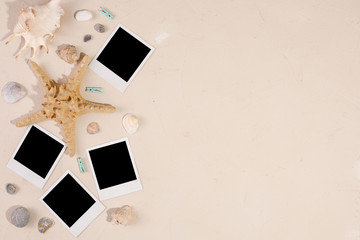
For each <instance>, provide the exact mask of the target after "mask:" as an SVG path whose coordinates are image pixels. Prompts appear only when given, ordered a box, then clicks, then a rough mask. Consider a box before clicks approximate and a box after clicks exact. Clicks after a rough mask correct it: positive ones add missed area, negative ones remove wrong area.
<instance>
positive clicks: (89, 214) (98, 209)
mask: <svg viewBox="0 0 360 240" xmlns="http://www.w3.org/2000/svg"><path fill="white" fill-rule="evenodd" d="M68 174H70V176H71V177H72V178H73V179H75V181H76V182H77V183H78V184H79V185H80V186H81V187H82V188H83V189H84V190H85V191H86V192H87V194H89V195H90V197H92V198H93V199H94V200H95V203H94V204H93V205H92V206H91V207H90V208H89V209H88V210H87V211H86V212H85V213H84V214H83V215H82V216H81V217H80V218H79V219H78V220H77V221H76V222H75V223H74V224H73V225H72V226H71V227H69V226H68V225H66V223H65V222H64V221H63V220H62V219H61V218H60V217H59V215H58V214H57V213H56V212H54V210H52V208H50V206H49V205H47V203H46V202H45V201H44V200H43V199H44V198H45V197H46V196H47V195H48V194H49V193H50V192H51V191H52V190H53V189H54V188H55V187H56V186H57V185H58V184H59V183H60V182H61V181H62V180H63V179H64V178H65V177H66V176H67V175H68ZM39 200H40V201H41V202H42V203H43V204H44V205H45V206H46V207H47V209H49V210H50V212H51V213H52V214H53V215H54V216H55V217H56V218H57V219H58V220H59V221H60V222H61V223H62V224H63V225H64V226H65V227H66V228H67V229H68V230H69V231H70V232H71V234H73V235H74V236H75V237H77V236H79V235H80V233H81V232H83V231H84V230H85V229H86V228H87V227H88V226H89V224H90V223H91V222H92V221H93V220H95V218H97V217H98V216H99V215H100V213H102V212H103V211H104V210H105V206H104V205H102V203H101V202H100V201H99V200H98V199H97V198H96V197H95V195H94V194H92V193H91V192H90V191H89V189H87V188H86V187H85V185H84V184H82V182H81V181H80V180H79V179H78V178H77V177H76V176H75V175H74V174H73V173H72V172H71V171H70V170H69V169H68V170H67V171H66V172H65V173H64V174H63V175H62V176H61V177H59V178H58V179H57V180H56V182H55V183H53V184H52V185H51V186H50V187H49V189H48V190H47V191H46V192H45V193H44V194H43V195H42V196H41V198H40V199H39Z"/></svg>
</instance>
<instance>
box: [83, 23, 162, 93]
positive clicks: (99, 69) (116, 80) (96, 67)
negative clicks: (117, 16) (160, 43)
mask: <svg viewBox="0 0 360 240" xmlns="http://www.w3.org/2000/svg"><path fill="white" fill-rule="evenodd" d="M119 28H122V29H124V30H125V31H126V32H128V33H129V34H131V35H132V36H133V37H134V38H136V39H137V40H138V41H140V42H141V43H142V44H144V45H145V46H147V47H148V48H150V52H149V53H148V54H147V55H146V57H145V58H144V59H143V61H142V62H141V63H140V64H139V66H138V67H137V69H136V70H135V72H134V73H133V74H132V75H131V77H130V79H129V80H128V81H125V80H124V79H122V78H121V77H120V76H119V75H117V74H116V73H114V72H113V71H111V70H110V69H109V68H107V67H106V66H105V65H103V64H102V63H101V62H99V61H98V60H97V58H98V57H99V56H100V54H101V53H102V51H103V50H104V48H105V47H106V46H107V44H108V43H109V42H110V40H111V39H112V37H113V36H114V35H115V33H116V32H117V31H118V29H119ZM154 50H155V48H154V47H153V46H151V45H150V44H149V43H147V42H145V41H144V40H143V39H141V38H140V37H139V36H138V35H137V34H135V33H134V32H132V31H131V30H129V29H128V28H126V27H125V26H124V25H122V24H120V23H119V24H118V25H117V26H116V27H115V29H114V31H113V32H112V33H111V34H110V36H109V37H108V38H107V40H106V42H105V43H104V45H103V46H102V47H101V49H100V50H99V51H98V53H97V54H96V56H95V57H94V58H93V59H92V61H91V62H90V64H89V68H90V69H91V70H93V71H94V72H95V73H96V74H98V75H99V76H100V77H102V78H103V79H104V80H106V81H107V82H109V83H110V84H111V85H113V86H114V87H115V88H116V89H118V90H119V91H120V92H122V93H124V92H125V90H126V88H127V87H128V86H129V85H130V83H131V82H132V80H133V79H134V78H135V76H136V75H137V73H138V72H139V71H140V69H141V68H142V67H143V65H144V64H145V63H146V61H147V60H148V59H149V57H150V56H151V54H152V53H153V51H154Z"/></svg>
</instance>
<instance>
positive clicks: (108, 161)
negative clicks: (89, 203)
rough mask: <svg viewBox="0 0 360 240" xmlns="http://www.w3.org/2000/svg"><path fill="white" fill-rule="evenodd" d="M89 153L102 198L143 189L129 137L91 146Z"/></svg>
mask: <svg viewBox="0 0 360 240" xmlns="http://www.w3.org/2000/svg"><path fill="white" fill-rule="evenodd" d="M87 155H88V159H89V162H90V166H91V168H92V172H93V175H94V179H95V183H96V187H97V190H98V193H99V198H100V200H105V199H109V198H113V197H117V196H121V195H124V194H127V193H131V192H135V191H139V190H141V189H142V186H141V182H140V178H139V175H138V172H137V170H136V166H135V162H134V158H133V156H132V153H131V149H130V145H129V140H128V139H127V138H122V139H119V140H116V141H113V142H110V143H105V144H102V145H99V146H96V147H92V148H89V149H87Z"/></svg>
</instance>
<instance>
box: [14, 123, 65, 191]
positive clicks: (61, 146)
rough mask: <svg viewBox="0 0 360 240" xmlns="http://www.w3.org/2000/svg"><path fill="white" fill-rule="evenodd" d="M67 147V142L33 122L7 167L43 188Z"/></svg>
mask: <svg viewBox="0 0 360 240" xmlns="http://www.w3.org/2000/svg"><path fill="white" fill-rule="evenodd" d="M65 149H66V144H65V142H63V141H62V140H61V139H59V138H57V137H56V136H55V135H53V134H51V133H50V132H48V131H46V130H45V129H43V128H41V127H40V126H38V125H36V124H33V125H30V126H29V127H28V128H27V130H26V132H25V134H24V136H23V138H22V139H21V141H20V143H19V144H18V146H17V147H16V149H15V151H14V153H13V155H12V156H11V158H10V160H9V162H8V163H7V167H8V168H9V169H11V170H12V171H14V172H15V173H17V174H18V175H20V176H21V177H23V178H24V179H26V180H28V181H29V182H31V183H32V184H34V185H35V186H36V187H38V188H40V189H42V188H43V187H44V185H45V184H46V182H47V180H48V179H49V177H50V175H51V173H52V172H53V171H54V169H55V167H56V165H57V163H58V162H59V160H60V158H61V156H62V155H63V154H64V152H65Z"/></svg>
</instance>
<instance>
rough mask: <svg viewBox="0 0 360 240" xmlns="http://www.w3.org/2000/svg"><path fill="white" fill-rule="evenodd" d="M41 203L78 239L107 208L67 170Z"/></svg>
mask: <svg viewBox="0 0 360 240" xmlns="http://www.w3.org/2000/svg"><path fill="white" fill-rule="evenodd" d="M40 201H41V202H42V203H44V204H45V206H46V207H47V208H48V209H49V210H50V211H51V212H52V213H53V214H54V215H55V216H56V217H57V218H58V219H59V220H60V221H61V222H62V223H63V224H64V226H65V227H66V228H67V229H68V230H69V231H70V232H71V233H72V234H73V235H74V236H75V237H77V236H78V235H79V234H80V233H81V232H82V231H83V230H84V229H85V228H86V227H87V226H88V225H89V224H90V223H91V222H92V221H93V220H94V219H95V218H96V217H97V216H98V215H99V214H100V213H101V212H102V211H103V210H104V209H105V207H104V206H103V205H102V204H101V203H100V202H99V200H97V199H96V198H95V196H94V195H93V194H92V193H91V192H90V191H89V190H88V189H87V188H86V187H85V186H84V185H83V184H82V183H81V182H80V181H79V180H78V179H77V178H76V177H75V176H74V175H73V173H72V172H70V171H69V170H67V171H66V172H65V173H64V174H63V175H62V176H61V177H60V178H59V179H58V180H57V181H56V182H55V183H54V184H53V185H52V186H51V187H50V188H49V189H48V190H47V191H46V193H45V194H44V195H43V196H42V197H41V198H40Z"/></svg>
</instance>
